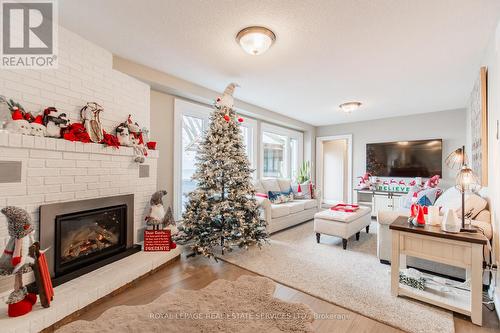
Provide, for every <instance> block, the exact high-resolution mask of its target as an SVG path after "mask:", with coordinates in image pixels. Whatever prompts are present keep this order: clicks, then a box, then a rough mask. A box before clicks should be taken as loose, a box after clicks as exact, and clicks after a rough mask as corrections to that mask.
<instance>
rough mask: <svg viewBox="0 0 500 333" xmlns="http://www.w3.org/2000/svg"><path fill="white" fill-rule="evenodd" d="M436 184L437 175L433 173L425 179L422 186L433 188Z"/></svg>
mask: <svg viewBox="0 0 500 333" xmlns="http://www.w3.org/2000/svg"><path fill="white" fill-rule="evenodd" d="M438 185H439V175H435V176H432V177H431V178H429V179H427V181H426V182H425V184H424V188H434V187H437V186H438Z"/></svg>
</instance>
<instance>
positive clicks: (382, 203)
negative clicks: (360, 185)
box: [354, 189, 407, 217]
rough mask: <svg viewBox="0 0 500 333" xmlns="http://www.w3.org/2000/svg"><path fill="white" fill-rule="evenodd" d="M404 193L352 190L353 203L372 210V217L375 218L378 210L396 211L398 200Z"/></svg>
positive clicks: (398, 205)
mask: <svg viewBox="0 0 500 333" xmlns="http://www.w3.org/2000/svg"><path fill="white" fill-rule="evenodd" d="M406 194H407V193H406V192H392V191H378V190H369V189H365V190H354V196H355V198H354V202H357V203H358V204H359V205H361V206H366V207H370V208H371V209H372V214H371V215H372V217H375V216H377V213H378V211H379V210H389V211H396V210H399V208H400V198H401V197H402V196H404V195H406Z"/></svg>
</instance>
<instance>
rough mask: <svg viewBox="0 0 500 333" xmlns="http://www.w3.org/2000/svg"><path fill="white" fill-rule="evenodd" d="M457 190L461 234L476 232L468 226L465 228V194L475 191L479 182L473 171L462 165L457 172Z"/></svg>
mask: <svg viewBox="0 0 500 333" xmlns="http://www.w3.org/2000/svg"><path fill="white" fill-rule="evenodd" d="M455 187H456V188H457V190H459V191H460V193H461V194H462V229H460V231H463V232H477V230H476V229H474V228H472V227H471V226H470V225H469V226H467V227H466V226H465V192H466V191H473V190H477V189H478V187H479V180H478V178H477V176H476V175H475V174H474V171H472V169H471V168H470V167H468V166H467V164H464V165H462V167H461V168H460V171H459V172H458V175H457V179H456V185H455Z"/></svg>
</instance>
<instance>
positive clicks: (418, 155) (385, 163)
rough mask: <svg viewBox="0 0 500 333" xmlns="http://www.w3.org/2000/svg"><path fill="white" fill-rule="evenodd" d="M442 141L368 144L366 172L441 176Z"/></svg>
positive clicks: (381, 175) (390, 175) (377, 174)
mask: <svg viewBox="0 0 500 333" xmlns="http://www.w3.org/2000/svg"><path fill="white" fill-rule="evenodd" d="M442 164H443V140H442V139H434V140H418V141H397V142H382V143H369V144H367V145H366V172H368V173H370V174H371V175H372V176H379V177H432V176H434V175H439V176H442V166H443V165H442Z"/></svg>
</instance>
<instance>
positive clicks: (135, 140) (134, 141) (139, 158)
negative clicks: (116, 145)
mask: <svg viewBox="0 0 500 333" xmlns="http://www.w3.org/2000/svg"><path fill="white" fill-rule="evenodd" d="M126 124H127V127H128V131H129V140H130V146H132V147H134V153H135V157H134V161H135V162H137V163H144V161H145V160H146V158H145V156H147V155H148V150H147V149H146V146H145V145H144V137H143V135H142V130H141V127H140V126H139V124H138V123H137V122H135V121H133V120H132V115H130V114H129V115H128V118H127V121H126Z"/></svg>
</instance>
